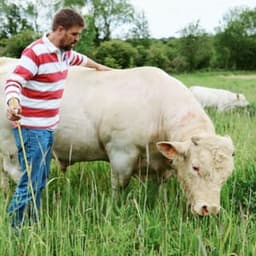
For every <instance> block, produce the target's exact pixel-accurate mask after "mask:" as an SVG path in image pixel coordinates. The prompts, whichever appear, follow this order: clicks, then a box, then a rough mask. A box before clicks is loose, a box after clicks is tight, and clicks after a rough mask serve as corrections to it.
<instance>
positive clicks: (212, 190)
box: [157, 135, 234, 216]
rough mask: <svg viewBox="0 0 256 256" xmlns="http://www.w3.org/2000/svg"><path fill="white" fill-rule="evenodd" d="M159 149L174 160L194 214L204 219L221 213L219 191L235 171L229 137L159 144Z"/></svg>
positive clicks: (195, 138) (232, 147) (232, 149)
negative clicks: (206, 216)
mask: <svg viewBox="0 0 256 256" xmlns="http://www.w3.org/2000/svg"><path fill="white" fill-rule="evenodd" d="M157 148H158V150H159V151H160V152H161V153H162V154H163V155H164V157H166V158H168V159H169V160H171V164H172V167H173V168H174V169H175V170H176V172H177V179H178V180H179V182H180V183H181V186H182V188H183V189H184V191H185V194H186V197H187V199H188V201H189V203H190V204H191V211H192V212H193V213H198V214H199V215H202V216H205V215H209V214H217V213H218V212H219V210H220V191H221V187H222V185H223V184H224V182H225V181H226V180H227V178H228V177H229V176H230V175H231V173H232V171H233V168H234V161H233V156H234V146H233V142H232V140H231V138H230V137H222V136H218V135H216V136H210V137H202V138H200V137H193V138H191V140H189V141H184V142H158V143H157Z"/></svg>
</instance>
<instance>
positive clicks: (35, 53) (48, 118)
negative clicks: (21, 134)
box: [5, 35, 87, 129]
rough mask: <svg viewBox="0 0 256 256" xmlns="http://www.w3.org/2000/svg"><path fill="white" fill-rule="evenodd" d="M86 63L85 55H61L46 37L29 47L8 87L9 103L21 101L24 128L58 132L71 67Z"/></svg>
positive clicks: (62, 52)
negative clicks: (12, 99)
mask: <svg viewBox="0 0 256 256" xmlns="http://www.w3.org/2000/svg"><path fill="white" fill-rule="evenodd" d="M86 62H87V57H86V56H85V55H82V54H79V53H77V52H75V51H73V50H70V51H61V50H60V49H58V48H57V47H56V46H54V45H53V44H52V43H51V42H50V41H49V39H48V38H47V36H46V35H45V36H43V37H42V38H41V39H38V40H37V41H35V42H33V43H32V44H31V45H29V46H28V47H27V48H26V49H25V50H24V51H23V53H22V56H21V58H20V60H19V64H18V65H17V66H16V68H15V69H14V71H13V72H12V73H11V75H10V76H9V78H8V79H7V81H6V84H5V94H6V101H7V102H8V100H9V99H10V98H11V97H16V98H18V99H19V100H20V104H21V120H20V122H21V125H22V126H24V127H29V128H38V129H55V128H56V126H57V124H58V123H59V106H60V101H61V98H62V95H63V91H64V83H65V80H66V77H67V73H68V67H69V66H71V65H81V64H86Z"/></svg>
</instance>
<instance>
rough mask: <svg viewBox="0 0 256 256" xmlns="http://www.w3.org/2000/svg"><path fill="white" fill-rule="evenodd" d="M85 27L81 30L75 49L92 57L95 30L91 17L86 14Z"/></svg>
mask: <svg viewBox="0 0 256 256" xmlns="http://www.w3.org/2000/svg"><path fill="white" fill-rule="evenodd" d="M85 21H86V28H85V29H84V30H83V31H82V34H81V37H80V41H79V42H78V43H77V45H76V46H75V50H76V51H78V52H80V53H83V54H86V55H88V56H90V57H93V54H94V50H95V47H94V46H95V40H96V31H95V28H94V23H93V17H91V16H86V17H85Z"/></svg>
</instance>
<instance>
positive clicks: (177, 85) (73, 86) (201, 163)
mask: <svg viewBox="0 0 256 256" xmlns="http://www.w3.org/2000/svg"><path fill="white" fill-rule="evenodd" d="M0 65H1V64H0ZM1 83H2V79H1ZM1 104H3V100H1ZM2 108H3V107H1V108H0V109H2ZM1 119H3V118H1ZM6 122H8V121H7V120H6V118H4V122H1V123H0V125H1V126H3V123H4V127H7V126H8V125H7V124H6ZM2 129H3V128H2V127H1V130H2ZM7 130H8V129H7ZM8 131H9V130H8ZM1 135H2V133H1ZM8 136H9V135H8ZM8 138H9V137H8ZM6 139H7V137H6ZM0 141H2V139H1V138H0ZM11 144H12V141H10V143H6V144H5V146H3V145H2V144H0V150H1V151H2V152H7V151H8V150H7V149H8V146H10V145H11ZM54 151H55V153H56V154H57V156H58V158H59V160H60V161H61V162H62V163H63V164H65V163H66V164H70V163H73V162H77V161H92V160H105V161H109V162H110V164H111V169H112V187H113V189H114V190H117V189H118V188H120V187H125V186H126V185H127V184H128V182H129V180H130V177H131V176H132V175H134V174H136V173H138V172H139V173H140V174H141V173H142V174H143V172H144V173H146V172H147V171H149V172H150V173H151V174H155V175H156V176H158V179H157V180H159V179H162V178H165V177H166V176H168V171H169V170H170V169H173V170H175V171H176V175H177V179H178V181H179V182H180V183H181V186H182V188H183V189H184V191H185V194H186V197H187V199H188V201H189V203H190V204H191V210H192V212H195V213H198V214H200V215H208V214H211V213H213V214H216V213H218V211H219V209H220V191H221V186H222V184H223V183H224V182H225V181H226V180H227V178H228V177H229V176H230V175H231V173H232V171H233V167H234V166H233V151H234V146H233V143H232V140H231V139H230V137H227V136H220V135H216V134H215V130H214V126H213V124H212V122H211V120H210V119H209V117H208V116H207V115H206V113H205V112H204V110H203V109H202V107H201V106H200V104H199V103H198V102H197V101H196V100H195V98H194V97H193V95H192V94H191V92H190V91H189V90H188V89H187V88H186V87H185V86H184V85H183V84H182V83H181V82H179V81H178V80H176V79H174V78H172V77H170V76H169V75H167V74H166V73H165V72H163V71H162V70H160V69H157V68H152V67H142V68H134V69H127V70H113V71H107V72H97V71H94V70H88V69H85V68H79V67H74V68H71V70H70V73H69V76H68V80H67V83H66V89H65V93H64V98H63V101H62V106H61V123H60V125H59V128H58V129H57V130H56V134H55V144H54Z"/></svg>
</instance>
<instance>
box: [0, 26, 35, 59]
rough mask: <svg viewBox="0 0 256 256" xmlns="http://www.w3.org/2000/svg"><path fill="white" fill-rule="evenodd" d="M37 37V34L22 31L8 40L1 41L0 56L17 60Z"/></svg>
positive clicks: (30, 31)
mask: <svg viewBox="0 0 256 256" xmlns="http://www.w3.org/2000/svg"><path fill="white" fill-rule="evenodd" d="M37 37H38V34H37V33H35V32H34V31H32V30H23V31H21V32H20V33H19V34H16V35H15V36H13V37H11V38H9V39H2V40H1V43H0V44H1V45H2V49H1V55H2V56H7V57H14V58H19V57H20V55H21V53H22V51H23V50H24V48H25V47H27V46H28V45H29V44H30V43H32V42H33V41H34V40H35V39H36V38H37Z"/></svg>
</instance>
